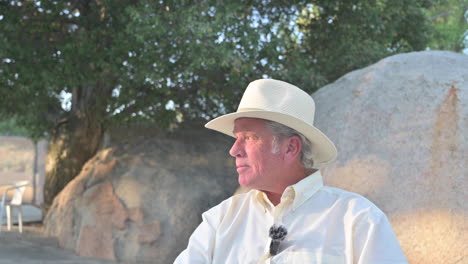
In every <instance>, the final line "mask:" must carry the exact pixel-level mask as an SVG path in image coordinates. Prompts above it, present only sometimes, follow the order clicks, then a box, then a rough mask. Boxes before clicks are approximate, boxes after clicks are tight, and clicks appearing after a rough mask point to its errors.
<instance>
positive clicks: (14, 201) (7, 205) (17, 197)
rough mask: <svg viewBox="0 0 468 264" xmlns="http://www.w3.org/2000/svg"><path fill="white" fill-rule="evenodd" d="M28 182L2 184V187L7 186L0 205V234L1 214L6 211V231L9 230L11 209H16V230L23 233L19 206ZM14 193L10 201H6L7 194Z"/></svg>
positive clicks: (0, 227) (0, 229)
mask: <svg viewBox="0 0 468 264" xmlns="http://www.w3.org/2000/svg"><path fill="white" fill-rule="evenodd" d="M27 185H29V181H17V182H13V183H10V184H2V186H9V187H6V188H5V189H4V190H3V196H2V203H1V204H0V232H1V231H2V224H3V223H2V221H3V212H4V211H6V218H7V226H8V230H11V215H12V214H11V213H12V208H15V207H16V208H17V209H18V229H19V232H20V233H22V232H23V211H22V209H21V206H22V204H23V194H24V190H25V189H26V186H27ZM10 191H14V193H13V196H12V198H11V200H9V201H7V200H6V198H7V194H8V192H10Z"/></svg>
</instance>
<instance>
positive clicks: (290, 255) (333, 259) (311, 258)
mask: <svg viewBox="0 0 468 264" xmlns="http://www.w3.org/2000/svg"><path fill="white" fill-rule="evenodd" d="M271 263H272V264H342V263H343V264H344V263H346V258H345V256H332V255H323V254H314V253H313V252H309V251H297V252H283V253H282V254H279V255H278V256H276V257H274V258H273V259H272V260H271Z"/></svg>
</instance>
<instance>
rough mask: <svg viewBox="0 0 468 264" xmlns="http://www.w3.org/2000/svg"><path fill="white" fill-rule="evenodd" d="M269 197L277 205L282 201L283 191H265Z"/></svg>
mask: <svg viewBox="0 0 468 264" xmlns="http://www.w3.org/2000/svg"><path fill="white" fill-rule="evenodd" d="M264 193H265V194H266V196H267V197H268V200H270V202H271V203H272V204H273V205H274V206H277V205H278V204H279V203H280V202H281V196H282V195H283V193H273V192H264Z"/></svg>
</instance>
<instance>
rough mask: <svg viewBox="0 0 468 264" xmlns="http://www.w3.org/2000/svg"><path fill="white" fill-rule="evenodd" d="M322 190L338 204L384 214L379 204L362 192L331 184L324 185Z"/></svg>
mask: <svg viewBox="0 0 468 264" xmlns="http://www.w3.org/2000/svg"><path fill="white" fill-rule="evenodd" d="M320 191H321V192H322V195H326V196H329V197H330V199H333V200H334V201H335V203H336V204H340V205H341V206H345V207H346V208H348V209H350V210H353V211H356V212H359V211H362V212H364V211H367V212H372V213H377V214H383V212H382V211H381V210H380V208H379V207H378V206H377V205H375V204H374V203H373V202H371V201H370V200H369V199H367V198H366V197H364V196H363V195H361V194H358V193H355V192H351V191H347V190H343V189H339V188H336V187H330V186H323V187H322V188H321V190H320Z"/></svg>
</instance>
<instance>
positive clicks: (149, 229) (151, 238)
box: [138, 221, 161, 244]
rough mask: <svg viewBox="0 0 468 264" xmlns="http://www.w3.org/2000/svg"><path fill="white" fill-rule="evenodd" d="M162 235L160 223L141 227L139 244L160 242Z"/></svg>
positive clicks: (156, 222) (155, 222)
mask: <svg viewBox="0 0 468 264" xmlns="http://www.w3.org/2000/svg"><path fill="white" fill-rule="evenodd" d="M160 235H161V226H160V223H159V221H154V222H152V223H150V224H145V225H142V226H140V227H139V235H138V243H140V244H150V243H153V242H155V241H156V240H158V238H159V236H160Z"/></svg>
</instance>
